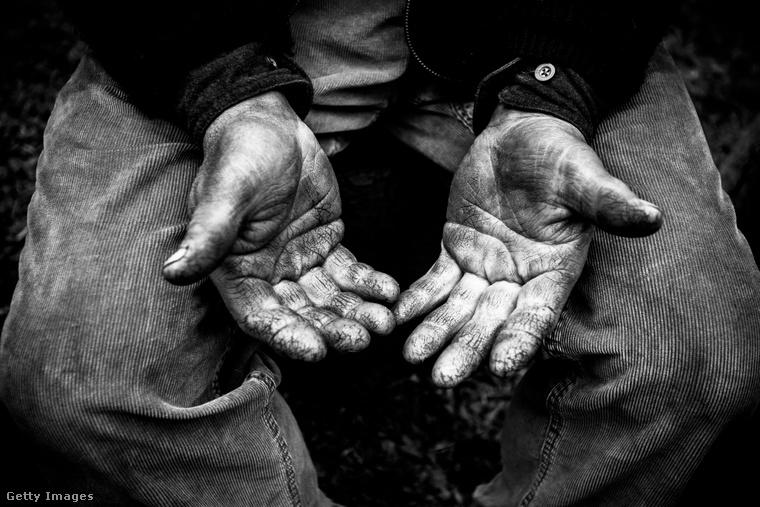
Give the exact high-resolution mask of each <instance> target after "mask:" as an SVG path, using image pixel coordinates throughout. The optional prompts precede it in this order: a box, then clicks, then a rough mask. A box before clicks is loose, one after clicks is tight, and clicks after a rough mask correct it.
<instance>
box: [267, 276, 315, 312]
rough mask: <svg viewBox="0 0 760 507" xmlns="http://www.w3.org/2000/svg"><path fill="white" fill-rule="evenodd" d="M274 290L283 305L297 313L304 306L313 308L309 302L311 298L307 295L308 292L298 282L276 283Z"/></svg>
mask: <svg viewBox="0 0 760 507" xmlns="http://www.w3.org/2000/svg"><path fill="white" fill-rule="evenodd" d="M273 288H274V292H275V294H277V297H279V298H280V301H281V302H282V304H283V305H285V306H287V307H288V308H290V309H291V310H293V311H297V310H299V309H301V308H303V307H304V306H311V301H310V300H309V296H307V295H306V291H304V290H303V287H301V286H300V285H298V284H297V283H296V282H291V281H290V280H283V281H281V282H278V283H276V284H275V285H274V287H273Z"/></svg>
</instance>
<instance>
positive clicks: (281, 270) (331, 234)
mask: <svg viewBox="0 0 760 507" xmlns="http://www.w3.org/2000/svg"><path fill="white" fill-rule="evenodd" d="M314 215H316V214H314ZM313 220H314V221H315V223H314V225H313V228H312V229H310V230H308V231H307V232H305V233H301V234H299V235H297V236H295V237H292V238H291V237H290V236H289V234H291V233H292V232H291V231H292V230H293V229H294V228H295V225H296V222H294V223H292V224H290V225H289V226H288V228H287V229H286V230H285V235H286V237H287V238H288V242H287V244H286V245H285V249H284V250H283V251H282V252H276V254H275V255H276V257H274V258H273V259H272V260H273V262H272V263H273V264H274V266H275V268H274V278H275V279H276V280H282V279H288V280H297V279H298V278H299V277H301V276H302V275H303V274H304V273H306V272H307V271H308V270H310V269H311V268H313V267H315V266H321V265H323V264H324V262H325V259H326V258H327V257H328V255H329V254H330V252H331V251H332V250H334V249H335V247H336V246H337V245H338V243H340V240H341V239H342V238H343V231H344V226H343V221H342V220H333V221H331V222H329V223H327V224H323V225H319V223H318V222H317V219H316V218H313ZM303 222H304V223H305V225H302V224H300V223H299V224H298V226H299V227H301V226H307V227H312V224H311V223H310V222H308V221H305V220H303ZM274 253H275V252H273V254H274Z"/></svg>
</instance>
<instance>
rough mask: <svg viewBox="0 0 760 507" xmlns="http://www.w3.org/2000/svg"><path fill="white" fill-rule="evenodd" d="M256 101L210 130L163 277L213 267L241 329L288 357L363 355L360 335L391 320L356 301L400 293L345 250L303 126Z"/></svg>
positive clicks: (326, 170)
mask: <svg viewBox="0 0 760 507" xmlns="http://www.w3.org/2000/svg"><path fill="white" fill-rule="evenodd" d="M257 100H258V99H257ZM265 105H266V104H265ZM256 106H257V107H256V108H255V109H254V110H253V111H250V110H243V111H242V113H241V114H238V115H235V112H234V111H233V112H232V113H231V118H230V119H228V120H227V121H226V122H225V123H224V129H222V131H221V133H219V134H217V135H213V134H214V132H213V131H212V135H211V136H209V134H208V133H207V138H209V137H210V138H211V139H212V141H210V142H207V143H206V145H205V147H204V148H205V152H206V153H205V159H204V163H203V166H202V167H201V170H200V171H199V175H198V177H197V179H196V182H195V184H194V187H193V191H192V193H191V196H190V200H189V201H190V208H191V210H192V212H193V219H192V220H191V223H190V225H189V226H188V231H187V235H186V237H185V240H184V241H183V246H181V247H180V251H179V252H180V253H181V255H177V254H175V255H177V258H176V259H170V260H169V261H168V262H167V267H166V268H165V270H164V273H165V275H166V276H167V278H169V279H171V280H173V281H180V282H185V281H192V280H193V279H197V278H198V276H199V275H202V274H204V273H205V272H208V271H211V270H212V269H213V268H214V267H217V266H218V267H217V268H216V269H215V270H213V272H212V273H211V278H212V280H213V281H214V284H215V285H216V287H217V288H218V289H219V292H220V294H221V296H222V298H223V299H224V301H225V303H226V305H227V308H228V310H229V311H230V313H231V314H232V315H233V317H234V318H235V319H236V320H237V322H238V324H239V325H240V327H241V328H242V329H243V331H245V332H246V333H248V334H250V335H251V336H253V337H254V338H257V339H259V340H262V341H264V342H265V343H267V344H269V345H271V346H272V347H274V348H275V349H277V350H279V351H281V352H283V353H285V354H287V355H289V356H291V357H294V358H298V359H305V360H315V359H319V358H321V357H322V356H323V355H324V354H325V351H326V345H329V346H332V347H334V348H336V349H338V350H345V351H352V350H358V349H361V348H363V347H365V346H366V345H367V344H368V342H369V333H368V331H367V330H370V331H374V332H378V333H383V334H384V333H388V332H390V331H391V329H392V328H393V326H394V324H395V322H394V320H393V316H392V314H391V313H390V311H389V310H388V309H387V308H385V307H383V306H381V305H379V304H376V303H370V302H365V301H364V300H363V299H362V298H363V297H367V298H374V299H380V300H383V301H392V300H394V299H395V298H396V296H397V294H398V286H397V284H396V282H395V281H394V280H393V279H392V278H390V277H389V276H388V275H385V274H383V273H378V272H376V271H374V270H373V269H372V268H371V267H369V266H367V265H366V264H362V263H359V262H357V261H356V259H355V258H354V256H353V255H352V254H351V253H350V252H349V251H348V250H347V249H345V248H344V247H342V246H341V245H340V241H341V239H342V237H343V223H342V222H341V220H340V219H339V217H340V213H341V205H340V197H339V195H338V190H337V182H336V180H335V175H334V174H333V171H332V168H331V167H330V163H329V161H328V159H327V156H326V155H325V154H324V153H323V151H322V149H321V147H320V146H319V143H318V142H317V140H316V138H315V137H314V135H313V134H312V133H311V131H310V130H309V129H308V127H306V125H304V124H303V123H302V122H301V121H300V120H298V119H297V118H296V117H295V115H293V114H292V111H290V112H288V111H289V110H288V109H287V108H285V106H284V105H283V103H282V101H281V100H279V99H277V98H276V97H275V103H274V107H273V108H272V109H271V111H267V110H266V109H265V108H262V107H261V106H262V104H261V102H257V103H256ZM262 109H263V110H264V112H263V113H262V112H261V111H262Z"/></svg>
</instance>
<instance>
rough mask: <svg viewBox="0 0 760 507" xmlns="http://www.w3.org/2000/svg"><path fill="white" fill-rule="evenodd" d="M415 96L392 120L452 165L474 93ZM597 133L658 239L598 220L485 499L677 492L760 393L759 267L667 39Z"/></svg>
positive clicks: (523, 390)
mask: <svg viewBox="0 0 760 507" xmlns="http://www.w3.org/2000/svg"><path fill="white" fill-rule="evenodd" d="M412 106H413V107H410V108H409V109H408V110H407V111H402V112H401V113H400V114H399V118H394V120H396V121H395V122H394V123H393V124H392V125H389V128H390V130H391V132H393V133H394V134H395V135H397V136H398V137H399V138H400V139H401V140H402V141H405V142H406V143H408V144H409V145H410V146H411V147H413V148H415V149H417V150H418V151H420V152H422V153H423V154H426V155H428V156H429V157H430V158H432V159H433V160H438V161H439V163H441V164H442V165H444V166H446V167H447V168H449V169H451V170H453V169H455V167H456V165H457V164H458V161H459V160H461V157H462V155H463V154H464V152H463V149H466V148H462V147H466V146H468V142H467V141H468V139H469V140H471V139H472V136H471V134H470V135H469V137H468V134H467V132H466V130H465V129H463V128H462V125H465V126H466V125H467V123H468V115H467V111H468V109H467V107H463V106H462V105H457V104H454V103H450V102H446V101H445V100H441V99H440V97H439V99H438V101H436V100H430V101H427V102H425V101H423V102H422V103H419V102H417V103H416V104H412ZM446 116H448V117H449V122H448V124H449V126H448V127H446V128H443V127H441V124H442V123H445V117H446ZM436 132H438V133H440V132H445V133H447V135H449V136H451V135H452V134H453V136H454V138H453V140H452V139H449V138H442V137H441V136H436V135H435V134H436ZM594 147H595V149H596V151H597V153H598V154H599V155H600V157H601V158H602V160H603V161H604V163H605V165H606V167H607V169H608V170H609V171H610V172H611V173H612V174H613V175H615V176H616V177H618V178H620V179H622V180H623V181H624V182H626V183H627V184H629V185H630V186H631V187H632V188H633V190H634V191H635V192H636V193H637V194H638V195H640V196H641V197H642V198H644V199H647V200H650V201H652V202H654V203H656V204H657V205H658V206H660V207H661V208H662V210H663V212H664V216H665V223H664V226H663V228H662V230H661V231H659V232H658V233H657V234H655V235H653V236H651V237H648V238H640V239H626V238H618V237H614V236H611V235H609V234H606V233H604V232H600V231H596V232H595V234H594V238H593V242H592V245H591V248H590V251H589V257H588V263H587V266H586V268H585V270H584V273H583V275H582V277H581V279H580V281H579V282H578V284H577V286H576V288H575V290H574V291H573V294H572V296H571V298H570V300H569V302H568V305H567V307H566V309H565V310H564V312H563V314H562V316H561V319H560V322H559V325H558V327H557V329H556V331H555V333H554V334H553V336H552V337H551V339H549V340H547V342H546V343H545V344H544V350H545V353H546V356H547V357H546V358H545V359H543V360H540V361H538V362H537V363H536V364H535V365H534V366H533V367H531V369H530V370H529V371H528V372H527V374H526V375H525V377H524V379H523V381H522V382H521V384H520V386H519V388H518V390H517V392H516V394H515V397H514V399H513V400H512V402H511V404H510V406H509V408H508V411H507V418H506V423H505V427H504V431H503V438H502V456H503V470H502V471H501V472H500V473H499V474H498V475H497V477H496V478H495V479H494V480H493V481H492V482H491V483H490V484H488V485H484V486H481V487H479V488H478V490H477V491H476V494H475V498H476V500H477V501H478V503H480V504H481V505H484V506H506V505H614V506H619V505H667V504H670V503H672V502H674V501H675V500H676V499H677V497H678V495H679V493H680V492H681V490H682V489H683V487H684V485H685V484H686V482H687V480H688V479H689V477H690V475H691V474H692V473H693V471H694V470H695V468H696V467H697V465H698V464H699V463H700V460H701V459H702V458H703V456H704V455H705V453H706V452H707V451H708V449H709V448H710V446H711V444H712V443H713V442H714V440H715V439H716V437H717V436H718V434H719V433H720V432H721V430H722V429H723V428H724V427H725V425H726V424H727V423H728V422H729V421H730V420H732V419H733V418H734V417H735V416H737V415H738V414H740V413H742V412H744V411H746V410H748V409H749V408H751V407H752V406H753V405H754V404H755V403H756V401H757V399H758V395H760V274H759V273H758V270H757V267H756V265H755V263H754V261H753V258H752V254H751V252H750V250H749V247H748V245H747V243H746V241H745V239H744V237H743V236H742V235H741V233H740V232H739V231H738V230H737V228H736V220H735V216H734V212H733V208H732V206H731V203H730V201H729V199H728V197H727V196H726V194H725V193H723V191H722V189H721V186H720V178H719V175H718V172H717V170H716V168H715V166H714V164H713V162H712V159H711V157H710V153H709V150H708V147H707V144H706V141H705V139H704V136H703V133H702V129H701V126H700V124H699V120H698V118H697V117H696V114H695V112H694V109H693V106H692V103H691V101H690V99H689V96H688V93H687V91H686V90H685V88H684V86H683V84H682V82H681V79H680V77H679V75H678V71H677V69H676V67H675V65H674V64H673V62H672V60H671V59H670V57H669V56H668V55H667V54H666V52H665V51H664V50H663V49H660V50H658V52H657V53H656V54H655V56H654V57H653V59H652V62H651V64H650V67H649V70H648V73H647V78H646V81H645V83H644V84H643V86H642V88H641V90H640V91H639V92H638V93H637V94H636V95H635V96H634V97H633V98H632V99H631V100H630V101H628V103H627V104H625V105H624V106H622V107H620V108H619V109H618V110H616V111H614V112H613V113H612V114H611V115H609V117H607V118H606V119H605V121H604V122H603V123H602V125H601V126H600V128H599V132H598V134H597V138H596V140H595V143H594Z"/></svg>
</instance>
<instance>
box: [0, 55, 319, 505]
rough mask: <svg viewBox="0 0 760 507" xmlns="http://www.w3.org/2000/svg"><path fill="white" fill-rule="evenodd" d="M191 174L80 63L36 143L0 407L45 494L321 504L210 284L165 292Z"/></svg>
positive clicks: (286, 421) (187, 162) (181, 146)
mask: <svg viewBox="0 0 760 507" xmlns="http://www.w3.org/2000/svg"><path fill="white" fill-rule="evenodd" d="M199 163H200V153H199V150H198V149H197V148H195V147H194V146H193V145H191V144H190V143H189V142H188V139H187V137H186V136H185V134H184V133H182V132H181V131H179V129H177V128H176V127H174V126H173V125H170V124H169V123H166V122H163V121H158V120H151V119H149V118H147V117H145V116H144V115H142V113H141V112H140V111H139V110H137V109H136V108H135V107H134V106H133V105H132V104H130V103H129V101H128V100H127V97H126V96H125V95H124V93H123V92H122V91H121V90H120V89H119V88H118V86H117V85H116V84H115V83H114V82H113V81H112V80H111V79H110V78H109V77H108V76H107V75H106V74H105V73H104V72H103V71H102V69H101V68H100V67H99V66H98V65H97V64H96V63H95V62H93V61H92V60H90V59H84V60H83V62H82V63H81V64H80V66H79V68H78V69H77V71H76V72H75V74H74V76H73V77H72V78H71V80H70V81H69V82H68V83H67V84H66V86H65V87H64V88H63V90H62V91H61V92H60V94H59V97H58V100H57V102H56V106H55V108H54V111H53V113H52V116H51V118H50V121H49V123H48V126H47V129H46V132H45V139H44V151H43V153H42V155H41V157H40V160H39V164H38V168H37V187H36V191H35V194H34V196H33V198H32V202H31V204H30V206H29V212H28V231H29V233H28V236H27V240H26V245H25V248H24V251H23V253H22V257H21V262H20V267H19V271H20V273H19V275H20V276H19V282H18V285H17V288H16V292H15V294H14V298H13V302H12V305H11V309H10V313H9V315H8V318H7V320H6V323H5V327H4V329H3V334H2V344H1V348H0V393H1V394H2V400H3V402H4V403H5V404H6V405H7V407H8V409H9V411H10V413H11V414H12V416H13V418H14V420H15V421H16V423H17V424H18V425H19V426H20V427H21V428H22V429H23V430H24V431H25V432H26V433H27V434H29V435H31V436H32V438H33V439H34V440H35V442H36V444H37V445H38V446H39V448H40V449H42V452H43V456H42V457H41V458H40V463H41V464H42V465H49V467H48V468H50V479H52V482H53V483H54V484H59V485H62V486H65V488H66V490H67V491H70V490H73V489H80V488H81V489H82V490H84V491H88V492H95V493H96V500H97V501H98V502H100V503H107V502H113V503H127V502H130V501H135V502H139V503H143V504H151V505H152V504H156V505H166V504H172V505H174V504H192V505H278V506H279V505H282V506H286V505H287V506H294V505H327V504H329V502H328V501H327V500H326V499H325V498H324V497H323V496H322V494H321V493H320V492H319V490H318V488H317V485H316V474H315V471H314V469H313V466H312V464H311V461H310V459H309V455H308V452H307V451H306V448H305V445H304V442H303V440H302V437H301V434H300V432H299V430H298V427H297V425H296V422H295V420H294V419H293V416H292V414H291V413H290V411H289V410H288V408H287V406H286V405H285V403H284V401H283V400H282V399H281V398H280V397H279V395H278V394H277V392H276V391H275V388H276V385H277V383H278V381H279V374H278V372H277V369H276V366H274V364H273V363H271V362H270V361H268V360H267V358H266V357H265V356H263V355H260V354H257V353H256V351H255V349H254V348H253V347H252V345H251V344H250V341H249V340H244V339H242V337H241V336H240V334H239V332H238V331H237V328H236V326H235V325H234V322H232V321H231V318H230V317H229V316H228V314H227V312H226V311H225V309H224V307H223V304H222V303H221V302H220V298H219V297H218V294H217V293H216V291H215V289H214V288H213V287H212V286H211V284H210V283H209V282H208V281H203V282H199V283H196V284H194V285H191V286H188V287H175V286H172V285H170V284H169V283H167V282H165V281H164V280H163V279H162V276H161V266H162V262H163V260H164V259H165V258H166V257H167V256H168V255H170V254H171V252H172V251H173V250H174V249H176V248H177V246H178V243H179V241H180V239H181V236H182V234H183V231H184V227H185V224H186V222H187V220H188V216H187V211H186V210H187V208H186V198H187V195H188V194H189V190H190V186H191V184H192V181H193V179H194V177H195V173H196V171H197V168H198V165H199Z"/></svg>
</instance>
